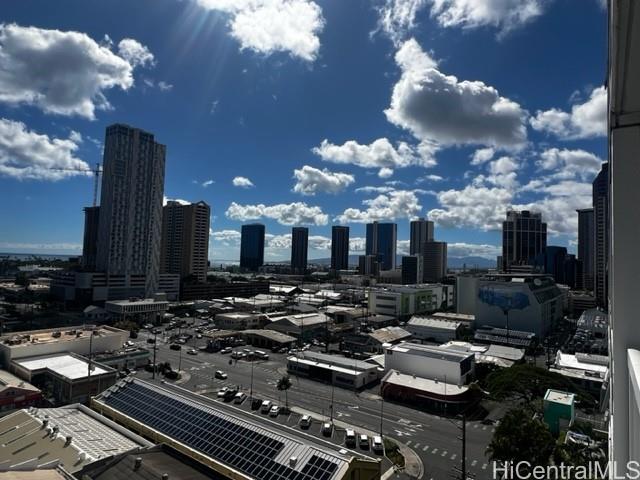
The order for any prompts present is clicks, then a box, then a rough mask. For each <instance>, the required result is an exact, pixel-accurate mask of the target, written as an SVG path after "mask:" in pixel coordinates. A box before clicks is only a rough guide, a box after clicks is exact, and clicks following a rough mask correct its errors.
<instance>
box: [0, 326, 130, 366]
mask: <svg viewBox="0 0 640 480" xmlns="http://www.w3.org/2000/svg"><path fill="white" fill-rule="evenodd" d="M128 338H129V332H126V331H124V330H120V329H119V328H114V327H109V326H101V327H94V326H84V327H65V328H56V329H54V330H51V329H45V330H29V331H25V332H16V333H11V334H8V335H4V336H2V337H0V358H1V360H2V365H3V366H4V367H5V368H8V367H9V365H10V364H11V361H12V360H19V359H22V358H26V357H34V356H42V355H50V354H55V353H64V352H73V353H77V354H78V355H85V356H86V355H89V354H90V353H94V354H95V353H99V352H106V351H113V350H119V349H120V348H121V347H122V345H123V344H124V342H126V341H127V340H128Z"/></svg>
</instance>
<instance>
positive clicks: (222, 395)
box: [218, 387, 229, 398]
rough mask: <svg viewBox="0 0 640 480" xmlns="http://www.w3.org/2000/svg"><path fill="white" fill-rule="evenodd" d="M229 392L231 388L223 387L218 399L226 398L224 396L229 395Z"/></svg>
mask: <svg viewBox="0 0 640 480" xmlns="http://www.w3.org/2000/svg"><path fill="white" fill-rule="evenodd" d="M227 390H229V387H222V388H221V389H220V390H218V398H222V397H224V394H225V393H227Z"/></svg>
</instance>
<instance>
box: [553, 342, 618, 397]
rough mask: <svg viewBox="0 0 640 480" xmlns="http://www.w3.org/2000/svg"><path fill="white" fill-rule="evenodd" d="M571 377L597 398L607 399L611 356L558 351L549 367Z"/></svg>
mask: <svg viewBox="0 0 640 480" xmlns="http://www.w3.org/2000/svg"><path fill="white" fill-rule="evenodd" d="M549 371H551V372H555V373H559V374H560V375H563V376H565V377H567V378H569V379H571V380H572V381H573V382H574V383H575V384H576V385H578V386H579V387H581V388H583V389H584V390H586V391H587V392H590V393H591V394H592V395H593V396H594V397H595V398H596V399H598V400H599V401H600V404H601V405H603V402H604V401H605V400H606V398H607V395H608V390H609V357H606V356H603V355H593V354H588V353H576V354H569V353H563V352H561V351H558V352H557V354H556V360H555V363H554V365H553V366H552V367H551V368H550V369H549Z"/></svg>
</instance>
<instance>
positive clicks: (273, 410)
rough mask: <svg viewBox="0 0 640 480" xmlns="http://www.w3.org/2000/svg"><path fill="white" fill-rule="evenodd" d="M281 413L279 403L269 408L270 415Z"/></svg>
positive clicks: (275, 415) (274, 415)
mask: <svg viewBox="0 0 640 480" xmlns="http://www.w3.org/2000/svg"><path fill="white" fill-rule="evenodd" d="M279 414H280V407H279V406H278V405H274V406H273V407H271V408H270V409H269V416H270V417H277V416H278V415H279Z"/></svg>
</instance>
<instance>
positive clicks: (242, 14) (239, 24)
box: [197, 0, 325, 61]
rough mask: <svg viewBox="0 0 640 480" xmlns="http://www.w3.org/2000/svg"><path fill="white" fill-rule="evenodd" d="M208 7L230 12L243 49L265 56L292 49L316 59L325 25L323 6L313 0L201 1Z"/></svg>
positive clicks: (297, 54) (293, 52) (295, 53)
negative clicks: (319, 36)
mask: <svg viewBox="0 0 640 480" xmlns="http://www.w3.org/2000/svg"><path fill="white" fill-rule="evenodd" d="M197 1H198V4H199V5H201V6H202V7H204V8H206V9H208V10H216V11H220V12H224V13H226V14H228V15H229V28H230V30H231V36H233V37H234V38H235V39H236V40H237V41H238V42H239V43H240V48H241V49H243V50H244V49H249V50H253V51H255V52H258V53H262V54H265V55H270V54H272V53H274V52H288V53H289V54H290V55H291V56H294V57H299V58H301V59H303V60H306V61H313V60H315V59H316V58H317V56H318V50H319V49H320V39H319V38H318V35H319V34H320V32H321V31H322V29H323V28H324V23H325V22H324V18H323V16H322V9H321V8H320V7H319V6H318V5H317V4H316V3H315V2H313V1H311V0H197Z"/></svg>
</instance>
